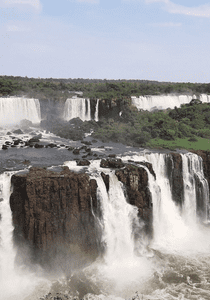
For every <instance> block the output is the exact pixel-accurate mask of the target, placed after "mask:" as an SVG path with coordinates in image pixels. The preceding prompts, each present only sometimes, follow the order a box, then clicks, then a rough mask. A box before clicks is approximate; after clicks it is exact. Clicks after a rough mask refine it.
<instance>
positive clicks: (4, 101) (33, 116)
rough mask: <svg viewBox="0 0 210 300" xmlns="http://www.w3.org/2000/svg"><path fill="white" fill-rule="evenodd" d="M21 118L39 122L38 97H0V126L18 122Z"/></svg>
mask: <svg viewBox="0 0 210 300" xmlns="http://www.w3.org/2000/svg"><path fill="white" fill-rule="evenodd" d="M23 119H27V120H29V121H32V122H33V123H40V121H41V112H40V103H39V100H38V99H32V98H31V99H30V98H22V97H9V98H0V126H8V125H14V124H18V123H19V122H20V121H21V120H23Z"/></svg>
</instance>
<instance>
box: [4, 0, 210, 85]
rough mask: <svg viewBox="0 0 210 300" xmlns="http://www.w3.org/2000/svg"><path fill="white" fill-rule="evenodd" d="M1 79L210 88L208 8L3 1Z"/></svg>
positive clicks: (196, 4)
mask: <svg viewBox="0 0 210 300" xmlns="http://www.w3.org/2000/svg"><path fill="white" fill-rule="evenodd" d="M0 75H12V76H23V77H25V76H27V77H34V78H38V77H40V78H95V79H96V78H97V79H141V80H142V79H143V80H157V81H172V82H201V83H205V82H210V2H209V1H205V0H59V1H58V0H0Z"/></svg>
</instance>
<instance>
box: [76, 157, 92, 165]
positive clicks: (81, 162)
mask: <svg viewBox="0 0 210 300" xmlns="http://www.w3.org/2000/svg"><path fill="white" fill-rule="evenodd" d="M89 165H90V162H89V160H87V159H83V160H78V161H77V166H89Z"/></svg>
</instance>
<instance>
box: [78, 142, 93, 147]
mask: <svg viewBox="0 0 210 300" xmlns="http://www.w3.org/2000/svg"><path fill="white" fill-rule="evenodd" d="M81 143H82V144H85V145H88V146H90V145H92V143H91V142H89V141H81Z"/></svg>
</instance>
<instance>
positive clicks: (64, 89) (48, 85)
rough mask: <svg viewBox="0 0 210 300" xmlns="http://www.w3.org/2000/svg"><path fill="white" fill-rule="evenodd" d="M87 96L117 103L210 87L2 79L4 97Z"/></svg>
mask: <svg viewBox="0 0 210 300" xmlns="http://www.w3.org/2000/svg"><path fill="white" fill-rule="evenodd" d="M75 91H77V92H83V96H84V97H87V98H93V99H97V98H99V99H113V98H115V99H117V98H125V97H130V96H132V95H135V96H141V95H161V94H168V93H184V94H189V93H193V94H201V93H205V94H208V93H210V84H209V83H190V82H177V83H174V82H158V81H149V80H106V79H103V80H102V79H81V78H77V79H53V78H48V79H41V78H28V77H14V76H0V96H18V95H27V96H31V97H32V96H33V97H35V96H36V97H38V96H39V97H44V98H46V97H48V98H51V99H55V100H56V99H57V100H60V99H67V98H68V97H69V93H73V92H75Z"/></svg>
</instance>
